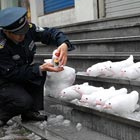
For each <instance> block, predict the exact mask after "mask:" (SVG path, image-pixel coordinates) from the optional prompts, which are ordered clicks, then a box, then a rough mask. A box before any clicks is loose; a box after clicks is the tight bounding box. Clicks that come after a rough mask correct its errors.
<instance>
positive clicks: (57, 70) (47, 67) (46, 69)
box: [40, 63, 64, 72]
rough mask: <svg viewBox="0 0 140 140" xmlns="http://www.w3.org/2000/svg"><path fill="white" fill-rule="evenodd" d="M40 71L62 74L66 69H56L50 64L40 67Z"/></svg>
mask: <svg viewBox="0 0 140 140" xmlns="http://www.w3.org/2000/svg"><path fill="white" fill-rule="evenodd" d="M40 70H41V71H50V72H60V71H63V70H64V68H63V67H54V66H53V65H52V64H50V63H44V64H42V65H40Z"/></svg>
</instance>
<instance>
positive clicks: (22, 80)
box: [0, 7, 74, 126]
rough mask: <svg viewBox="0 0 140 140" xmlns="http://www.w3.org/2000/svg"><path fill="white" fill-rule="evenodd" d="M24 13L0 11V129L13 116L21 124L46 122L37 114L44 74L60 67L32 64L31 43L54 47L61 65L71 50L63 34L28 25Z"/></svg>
mask: <svg viewBox="0 0 140 140" xmlns="http://www.w3.org/2000/svg"><path fill="white" fill-rule="evenodd" d="M26 14H27V10H26V9H25V8H22V7H10V8H7V9H4V10H1V11H0V27H1V29H0V126H3V125H5V124H6V122H7V121H8V120H9V119H11V118H12V117H14V116H16V115H21V119H22V121H31V120H34V121H43V120H47V116H46V115H41V114H40V113H39V110H42V109H43V85H44V81H45V77H46V71H51V72H59V71H62V70H63V67H54V66H53V65H52V64H48V63H43V64H37V63H33V58H34V54H35V52H36V45H35V42H36V41H40V42H42V43H44V44H47V45H49V44H51V43H53V44H55V45H56V46H57V47H58V48H57V50H58V52H59V53H60V56H59V61H60V64H61V65H65V64H66V62H67V51H69V50H73V49H74V47H73V45H71V43H70V42H69V40H68V38H67V37H66V36H65V35H64V33H63V32H61V31H59V30H58V29H55V28H47V27H46V28H39V27H37V26H36V25H35V24H33V23H28V21H27V18H26Z"/></svg>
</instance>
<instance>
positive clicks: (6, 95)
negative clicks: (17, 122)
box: [0, 79, 45, 121]
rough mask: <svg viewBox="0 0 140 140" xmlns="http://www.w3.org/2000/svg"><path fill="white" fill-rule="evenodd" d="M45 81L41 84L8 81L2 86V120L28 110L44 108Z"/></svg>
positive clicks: (0, 106) (0, 118)
mask: <svg viewBox="0 0 140 140" xmlns="http://www.w3.org/2000/svg"><path fill="white" fill-rule="evenodd" d="M44 81H45V79H43V80H42V84H41V85H35V84H32V83H28V84H22V85H20V84H16V83H8V84H6V85H4V86H2V87H0V120H2V121H8V120H9V119H11V118H12V117H14V116H17V115H19V114H24V113H26V112H28V111H38V110H42V109H43V89H44Z"/></svg>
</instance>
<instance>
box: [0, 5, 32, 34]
mask: <svg viewBox="0 0 140 140" xmlns="http://www.w3.org/2000/svg"><path fill="white" fill-rule="evenodd" d="M26 14H27V10H26V9H25V8H23V7H10V8H6V9H4V10H1V11H0V27H1V28H3V29H5V30H7V31H10V32H12V33H14V34H25V33H26V32H27V31H28V29H29V24H28V22H27V18H26Z"/></svg>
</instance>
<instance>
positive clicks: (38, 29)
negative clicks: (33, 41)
mask: <svg viewBox="0 0 140 140" xmlns="http://www.w3.org/2000/svg"><path fill="white" fill-rule="evenodd" d="M44 30H45V29H44V28H42V27H39V26H36V32H43V31H44Z"/></svg>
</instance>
